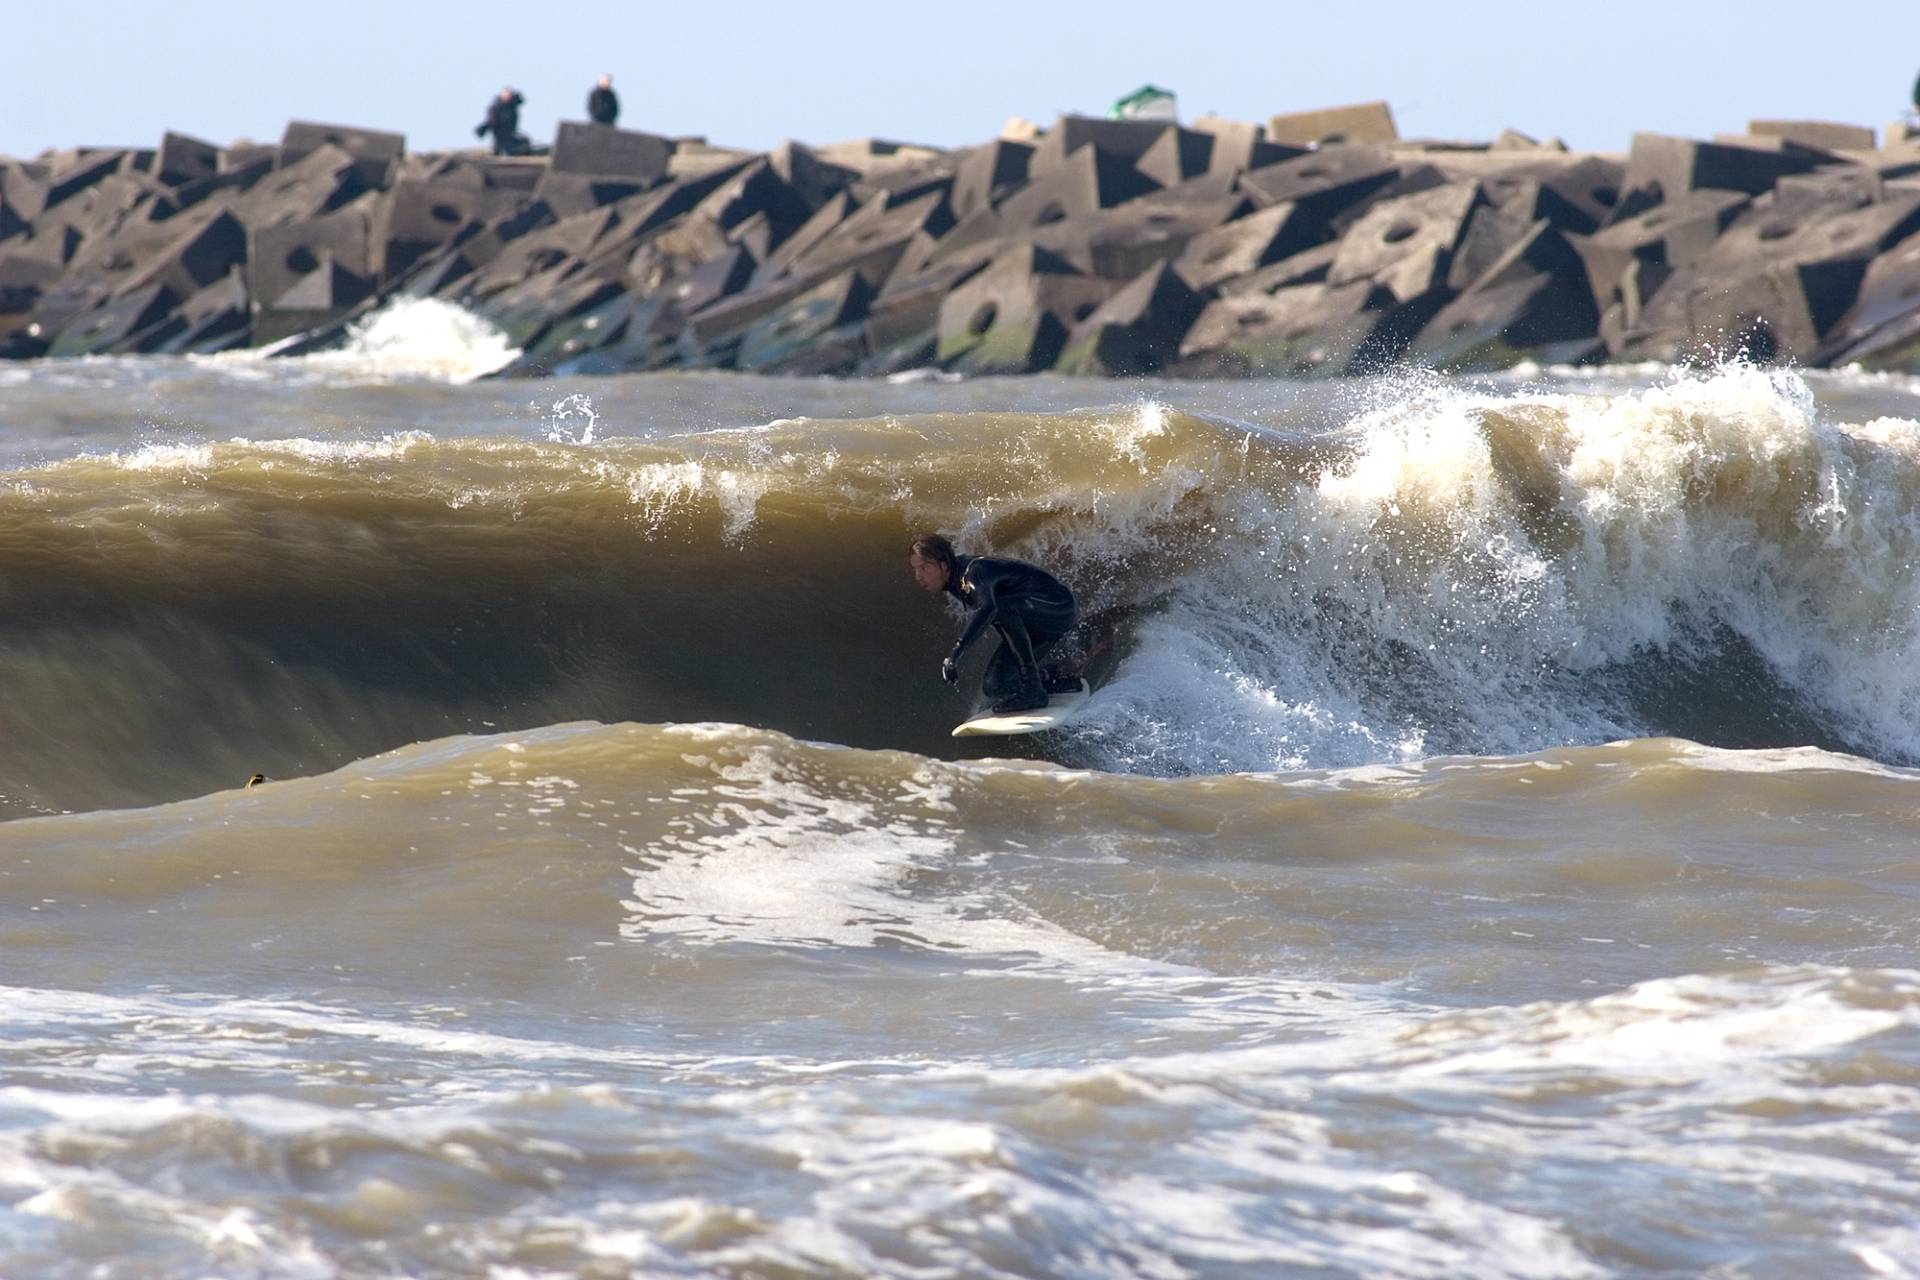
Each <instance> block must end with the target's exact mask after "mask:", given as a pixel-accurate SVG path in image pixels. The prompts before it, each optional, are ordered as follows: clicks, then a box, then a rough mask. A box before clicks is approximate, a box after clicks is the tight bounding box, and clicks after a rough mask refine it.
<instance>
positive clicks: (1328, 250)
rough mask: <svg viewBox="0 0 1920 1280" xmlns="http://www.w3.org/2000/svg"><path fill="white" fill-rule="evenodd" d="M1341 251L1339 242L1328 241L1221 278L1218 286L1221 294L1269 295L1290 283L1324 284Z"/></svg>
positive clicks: (1223, 295)
mask: <svg viewBox="0 0 1920 1280" xmlns="http://www.w3.org/2000/svg"><path fill="white" fill-rule="evenodd" d="M1339 252H1340V242H1339V241H1338V240H1329V241H1328V242H1327V243H1325V244H1318V245H1315V246H1314V247H1313V248H1311V249H1303V250H1301V251H1300V252H1299V253H1294V254H1289V255H1287V256H1286V257H1284V258H1282V259H1280V260H1279V261H1278V262H1275V263H1271V264H1270V265H1268V266H1264V267H1261V268H1259V269H1258V270H1256V271H1253V272H1250V273H1249V274H1247V275H1244V276H1235V277H1233V278H1231V279H1228V280H1224V281H1222V282H1221V283H1220V285H1219V286H1218V288H1219V292H1220V295H1221V296H1222V297H1227V296H1230V295H1235V294H1252V293H1267V294H1270V293H1274V292H1276V291H1278V290H1281V289H1285V288H1287V287H1289V286H1290V285H1296V284H1324V283H1326V279H1327V272H1329V271H1330V270H1332V269H1333V259H1334V255H1336V254H1338V253H1339Z"/></svg>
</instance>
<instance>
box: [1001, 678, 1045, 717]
mask: <svg viewBox="0 0 1920 1280" xmlns="http://www.w3.org/2000/svg"><path fill="white" fill-rule="evenodd" d="M1046 705H1047V686H1046V685H1045V684H1043V683H1042V682H1041V680H1040V673H1039V672H1037V671H1036V672H1033V673H1031V674H1029V675H1024V676H1022V677H1021V679H1020V682H1019V683H1018V684H1016V685H1014V686H1013V691H1012V692H1010V693H1009V694H1007V696H1006V697H1004V698H1002V699H1000V701H998V702H996V703H994V704H993V711H994V714H995V715H1002V716H1004V715H1010V714H1012V713H1013V712H1015V711H1038V710H1040V708H1042V707H1044V706H1046Z"/></svg>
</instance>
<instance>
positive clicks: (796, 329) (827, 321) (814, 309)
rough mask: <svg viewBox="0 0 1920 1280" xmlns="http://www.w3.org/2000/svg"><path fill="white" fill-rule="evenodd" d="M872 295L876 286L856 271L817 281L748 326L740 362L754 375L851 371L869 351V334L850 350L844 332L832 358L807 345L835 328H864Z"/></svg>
mask: <svg viewBox="0 0 1920 1280" xmlns="http://www.w3.org/2000/svg"><path fill="white" fill-rule="evenodd" d="M872 299H873V286H872V285H870V284H869V283H868V282H867V280H866V278H865V277H864V276H862V275H861V274H860V273H859V272H857V271H849V272H846V273H845V274H843V275H839V276H836V277H834V278H833V279H831V280H828V281H826V282H824V283H822V284H819V285H816V286H814V287H813V288H811V289H809V290H807V291H806V292H804V293H801V294H799V295H797V296H796V297H794V298H792V299H790V300H789V301H787V302H785V303H783V304H782V305H781V306H778V307H776V308H774V309H773V310H771V311H768V312H767V313H766V314H765V315H763V316H761V317H760V318H759V319H758V320H756V321H754V323H753V324H751V325H749V326H748V327H747V330H746V332H745V333H744V334H743V335H742V336H741V339H740V348H739V354H738V355H737V356H736V357H735V364H736V366H737V367H738V368H741V369H745V370H748V371H749V372H754V373H782V372H806V373H825V372H830V371H832V368H831V366H839V365H844V367H845V368H848V369H850V368H852V366H853V365H854V364H856V363H858V362H859V360H860V358H861V357H862V356H864V355H865V354H866V350H865V344H866V339H865V336H864V334H862V336H860V337H859V339H858V340H857V343H856V344H855V345H854V346H853V347H852V348H849V347H848V344H847V339H848V337H849V336H850V335H849V334H848V333H846V332H842V333H841V334H840V335H839V338H840V340H839V341H838V342H836V343H835V344H834V349H833V355H832V359H831V360H823V359H822V356H823V355H824V354H825V353H824V352H809V350H808V348H809V347H810V346H812V344H814V343H815V342H817V341H819V340H820V339H822V338H823V337H825V336H826V335H827V334H829V333H831V332H833V331H835V330H846V329H848V328H851V330H852V331H853V332H856V333H857V332H860V322H861V321H862V320H864V319H866V315H867V304H868V303H869V302H871V301H872ZM801 366H804V367H801Z"/></svg>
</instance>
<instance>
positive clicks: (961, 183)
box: [949, 138, 1034, 219]
mask: <svg viewBox="0 0 1920 1280" xmlns="http://www.w3.org/2000/svg"><path fill="white" fill-rule="evenodd" d="M1033 150H1034V149H1033V147H1032V146H1031V145H1029V144H1027V143H1024V142H1012V141H1009V140H1007V139H1005V138H998V139H995V140H994V141H992V142H989V143H987V144H986V145H985V146H982V147H976V148H974V149H973V150H972V151H970V152H968V153H967V154H966V156H965V157H964V158H962V159H961V161H960V165H959V168H958V169H957V170H956V171H955V172H954V176H953V192H952V195H951V196H950V197H949V198H950V199H951V201H952V204H953V216H954V217H955V219H964V218H966V217H968V216H970V215H972V214H974V213H976V212H978V211H980V210H982V209H991V208H993V207H994V206H995V205H996V204H998V203H999V201H1000V200H1001V199H1003V198H1004V197H1005V196H1006V195H1008V194H1009V193H1010V192H1012V191H1014V190H1015V189H1016V188H1018V187H1020V186H1021V185H1022V184H1024V183H1025V182H1026V181H1027V175H1028V172H1029V167H1030V165H1031V163H1032V160H1033Z"/></svg>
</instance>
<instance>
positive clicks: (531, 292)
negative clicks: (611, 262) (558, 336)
mask: <svg viewBox="0 0 1920 1280" xmlns="http://www.w3.org/2000/svg"><path fill="white" fill-rule="evenodd" d="M624 292H625V289H624V288H622V286H621V284H620V283H619V282H618V281H616V280H608V279H605V278H603V277H599V276H594V275H590V274H588V273H586V272H583V271H581V270H579V266H578V264H577V263H576V262H572V261H563V262H559V263H556V264H554V265H553V266H552V267H549V268H548V269H546V270H545V271H541V272H538V273H536V274H535V275H533V276H530V277H528V278H527V279H525V280H522V281H521V282H520V283H518V284H516V285H514V286H512V287H510V288H508V289H504V290H502V291H500V292H498V293H496V294H494V295H492V296H491V297H489V298H486V299H485V300H484V301H482V302H480V303H478V304H477V309H478V310H479V312H480V314H481V315H484V316H485V317H486V318H487V319H488V320H490V321H492V322H493V324H494V325H496V326H497V327H498V328H499V329H500V330H501V332H503V333H504V334H506V336H507V340H508V341H509V342H511V343H512V344H513V345H514V346H516V347H520V348H522V349H523V350H525V349H531V348H533V347H535V346H536V345H537V344H538V343H539V342H540V339H541V337H542V336H543V335H544V334H546V333H547V331H548V330H550V329H552V328H553V327H554V326H555V325H559V324H563V323H564V322H566V321H568V320H572V319H574V318H575V317H577V316H581V315H585V314H586V313H587V312H590V311H592V310H593V309H594V308H596V307H598V306H601V305H602V304H603V303H606V302H608V301H611V300H612V299H613V298H615V297H617V296H618V295H620V294H622V293H624Z"/></svg>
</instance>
